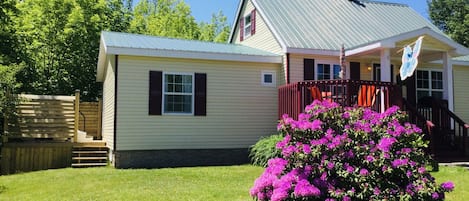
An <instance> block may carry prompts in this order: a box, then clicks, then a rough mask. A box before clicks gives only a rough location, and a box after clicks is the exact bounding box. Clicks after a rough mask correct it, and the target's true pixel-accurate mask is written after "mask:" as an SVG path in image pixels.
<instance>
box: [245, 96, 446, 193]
mask: <svg viewBox="0 0 469 201" xmlns="http://www.w3.org/2000/svg"><path fill="white" fill-rule="evenodd" d="M404 118H405V115H404V114H403V113H401V112H400V111H399V108H398V107H391V108H389V109H388V110H387V111H386V112H384V113H377V112H374V111H372V110H370V109H368V108H343V107H341V106H339V105H338V104H336V103H330V102H328V101H324V102H320V101H315V102H314V103H313V104H311V105H309V106H307V107H306V109H305V113H303V114H300V115H299V117H298V120H293V119H292V118H290V117H288V116H287V115H284V116H283V118H282V119H281V121H280V123H279V125H278V130H279V131H280V132H281V133H282V134H283V135H284V136H285V137H284V138H283V140H282V141H280V142H279V143H277V148H278V149H279V150H280V151H281V153H282V157H280V158H273V159H270V160H269V162H268V166H267V168H266V169H265V171H264V173H263V174H262V175H261V176H260V177H259V178H258V179H256V181H255V182H254V186H253V187H252V188H251V190H250V194H251V195H252V196H253V197H254V198H255V199H256V200H261V201H263V200H272V201H282V200H285V201H291V200H327V201H333V200H336V201H349V200H444V194H445V192H449V191H452V190H453V189H454V184H453V183H452V182H445V183H443V184H441V185H437V184H436V182H435V180H434V178H433V177H432V176H431V175H430V174H429V173H428V172H427V171H426V169H425V164H426V163H427V162H428V160H429V158H428V157H427V156H426V155H425V154H424V151H423V149H424V148H425V147H426V146H427V143H426V142H425V141H424V140H423V136H422V130H421V129H420V128H418V127H416V126H415V125H413V124H410V123H404V122H403V120H404Z"/></svg>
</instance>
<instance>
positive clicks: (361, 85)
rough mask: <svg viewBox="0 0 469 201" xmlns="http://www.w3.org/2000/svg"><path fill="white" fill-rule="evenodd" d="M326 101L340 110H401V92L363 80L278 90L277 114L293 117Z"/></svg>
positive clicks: (386, 84) (387, 84)
mask: <svg viewBox="0 0 469 201" xmlns="http://www.w3.org/2000/svg"><path fill="white" fill-rule="evenodd" d="M315 99H316V100H330V101H333V102H336V103H339V104H340V105H342V106H344V107H351V106H354V105H358V106H363V107H370V108H373V109H374V110H376V111H380V112H382V111H385V110H386V109H387V108H389V107H391V106H393V105H397V106H400V107H402V104H403V103H402V89H401V87H400V86H398V85H395V84H393V83H391V82H378V81H366V80H320V81H304V82H296V83H291V84H287V85H284V86H281V87H279V89H278V103H279V108H278V115H279V118H280V117H281V116H282V115H283V114H288V115H289V116H290V117H292V118H297V117H298V115H299V114H300V113H302V112H303V111H304V108H305V107H306V106H307V105H309V104H311V103H312V102H313V101H314V100H315Z"/></svg>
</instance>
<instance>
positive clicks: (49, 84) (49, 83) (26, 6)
mask: <svg viewBox="0 0 469 201" xmlns="http://www.w3.org/2000/svg"><path fill="white" fill-rule="evenodd" d="M128 5H130V4H129V3H128V4H127V6H124V2H123V1H119V0H107V1H105V0H26V1H21V2H19V3H18V5H17V7H18V10H19V12H20V14H19V15H18V17H17V18H16V19H15V23H16V26H17V27H16V30H17V33H18V36H19V38H21V39H22V40H21V49H22V50H23V51H24V52H25V53H26V55H27V57H25V58H27V59H24V60H25V62H26V67H25V68H24V69H23V70H22V71H21V72H20V74H19V76H18V78H19V80H20V81H21V82H22V83H23V87H22V88H21V90H22V92H28V93H35V94H64V95H70V94H73V93H74V90H75V89H80V90H82V91H86V92H87V93H84V94H83V96H82V97H83V98H84V99H85V100H86V99H88V100H92V99H96V98H97V97H98V94H99V91H100V85H99V84H98V83H96V81H95V80H96V63H97V57H98V51H99V39H100V33H101V31H102V30H116V31H125V30H127V29H128V26H129V22H130V13H131V11H130V6H128Z"/></svg>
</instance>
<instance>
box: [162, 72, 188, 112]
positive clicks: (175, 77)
mask: <svg viewBox="0 0 469 201" xmlns="http://www.w3.org/2000/svg"><path fill="white" fill-rule="evenodd" d="M163 84H164V85H163V88H164V90H163V112H164V113H166V114H192V113H193V112H192V111H193V102H194V88H193V87H194V79H193V74H188V73H164V77H163Z"/></svg>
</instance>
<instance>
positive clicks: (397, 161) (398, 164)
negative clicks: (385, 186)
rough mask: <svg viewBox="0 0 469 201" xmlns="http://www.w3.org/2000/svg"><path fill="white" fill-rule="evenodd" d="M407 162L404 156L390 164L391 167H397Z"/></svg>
mask: <svg viewBox="0 0 469 201" xmlns="http://www.w3.org/2000/svg"><path fill="white" fill-rule="evenodd" d="M408 163H409V159H407V158H405V159H396V160H393V161H392V163H391V164H392V167H393V168H398V167H401V166H404V165H407V164H408Z"/></svg>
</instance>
